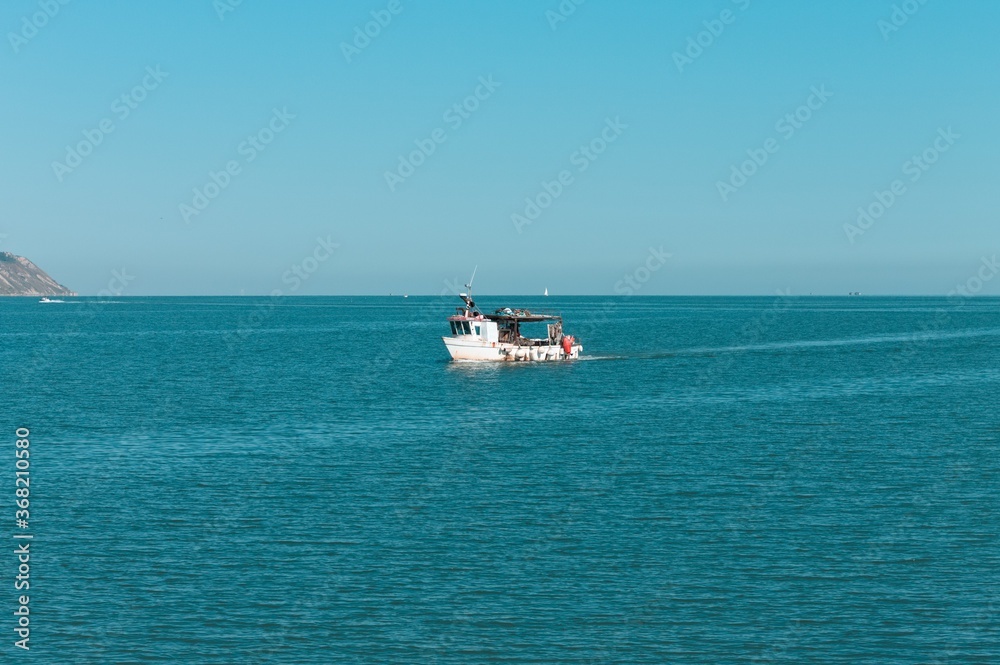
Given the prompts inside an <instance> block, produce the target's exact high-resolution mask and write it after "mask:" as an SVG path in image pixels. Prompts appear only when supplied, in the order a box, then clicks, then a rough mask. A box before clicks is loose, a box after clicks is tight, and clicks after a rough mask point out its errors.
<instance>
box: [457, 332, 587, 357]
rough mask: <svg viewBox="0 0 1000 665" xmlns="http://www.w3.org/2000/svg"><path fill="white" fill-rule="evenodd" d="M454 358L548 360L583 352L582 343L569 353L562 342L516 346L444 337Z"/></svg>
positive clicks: (573, 346) (575, 345) (577, 355)
mask: <svg viewBox="0 0 1000 665" xmlns="http://www.w3.org/2000/svg"><path fill="white" fill-rule="evenodd" d="M441 339H442V340H444V345H445V348H447V349H448V353H449V354H451V359H452V360H474V361H483V362H547V361H555V360H574V359H576V358H579V357H580V354H581V353H583V345H582V344H574V345H572V346H571V347H570V353H569V354H567V353H566V352H565V351H564V350H563V348H562V344H549V345H544V346H516V345H514V344H507V343H504V342H485V341H482V340H479V339H462V338H460V337H442V338H441Z"/></svg>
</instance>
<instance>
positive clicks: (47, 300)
mask: <svg viewBox="0 0 1000 665" xmlns="http://www.w3.org/2000/svg"><path fill="white" fill-rule="evenodd" d="M38 302H66V301H65V300H58V299H56V300H53V299H51V298H48V297H46V296H42V299H41V300H39V301H38Z"/></svg>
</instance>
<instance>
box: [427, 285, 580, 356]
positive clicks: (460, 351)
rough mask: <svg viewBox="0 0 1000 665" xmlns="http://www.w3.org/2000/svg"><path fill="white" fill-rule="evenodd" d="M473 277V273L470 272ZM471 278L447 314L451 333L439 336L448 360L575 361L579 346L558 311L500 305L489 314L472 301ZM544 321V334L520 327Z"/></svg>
mask: <svg viewBox="0 0 1000 665" xmlns="http://www.w3.org/2000/svg"><path fill="white" fill-rule="evenodd" d="M472 276H473V279H474V278H475V272H473V274H472ZM472 281H473V280H472V279H470V280H469V283H468V284H466V285H465V288H467V289H468V290H469V291H468V293H460V294H459V297H460V298H461V299H462V302H464V303H465V306H464V307H458V308H456V311H455V314H454V315H453V316H449V317H448V324H449V325H450V326H451V336H450V337H442V338H441V339H442V340H443V341H444V345H445V348H447V349H448V353H449V354H450V355H451V359H452V360H480V361H523V362H531V361H534V362H542V361H554V360H575V359H576V358H579V357H580V354H581V353H583V345H582V344H580V343H579V342H577V341H576V340H575V339H574V338H573V336H572V335H566V334H564V333H563V329H562V324H563V322H562V317H561V316H559V315H558V314H535V313H532V312H529V311H528V310H526V309H511V308H510V307H504V308H502V309H498V310H496V311H495V312H494V313H493V314H483V313H482V312H481V311H479V308H478V307H476V303H475V302H474V301H473V300H472ZM540 323H545V324H547V325H546V330H547V333H548V334H547V335H546V336H545V337H525V336H524V335H522V334H521V326H522V325H525V324H540Z"/></svg>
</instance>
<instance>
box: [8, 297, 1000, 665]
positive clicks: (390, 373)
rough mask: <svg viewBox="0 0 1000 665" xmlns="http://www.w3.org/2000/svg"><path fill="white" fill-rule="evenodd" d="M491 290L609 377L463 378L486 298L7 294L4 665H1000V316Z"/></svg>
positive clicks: (941, 304)
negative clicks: (28, 573) (468, 309)
mask: <svg viewBox="0 0 1000 665" xmlns="http://www.w3.org/2000/svg"><path fill="white" fill-rule="evenodd" d="M453 300H454V302H453ZM480 301H481V302H480V304H481V305H482V306H483V307H484V309H486V308H492V307H496V306H500V305H514V306H527V307H530V308H538V309H541V308H543V307H545V308H549V309H556V310H560V311H562V313H563V314H564V316H565V318H566V323H565V327H566V330H567V332H570V333H576V334H577V335H578V337H580V338H582V342H583V344H584V353H585V355H586V356H587V359H585V360H581V361H578V362H572V363H554V364H544V365H527V364H518V365H503V366H479V365H469V364H451V363H448V362H447V361H446V359H447V354H446V352H445V350H444V347H443V345H442V343H441V340H440V335H442V334H445V331H446V329H447V326H446V324H445V322H444V317H445V316H446V315H447V314H448V313H450V312H451V310H452V308H453V307H454V306H455V305H456V304H458V300H457V298H453V299H440V298H431V297H427V298H417V297H410V298H408V299H405V300H404V299H402V298H295V299H288V300H282V301H272V300H270V299H267V298H259V299H254V298H120V299H116V300H115V301H114V302H104V303H94V302H90V303H80V302H67V303H65V304H53V305H41V304H38V303H37V302H36V301H34V300H32V299H5V300H3V301H0V369H2V376H3V400H2V402H3V409H2V413H0V425H2V431H3V432H4V439H6V441H7V443H5V444H3V445H4V446H5V447H7V448H8V449H9V451H11V454H9V455H5V457H6V458H7V459H8V464H10V472H6V471H5V472H4V473H3V474H0V475H2V476H3V477H5V478H8V481H7V482H5V483H4V484H5V486H7V487H6V488H5V489H2V490H0V491H3V492H4V493H9V494H10V495H12V494H13V483H12V481H11V478H12V477H13V459H14V457H13V454H12V451H13V449H14V438H15V437H14V429H15V427H19V426H24V427H29V428H30V429H31V450H32V457H31V461H32V467H31V472H32V485H31V488H32V494H31V498H32V503H31V509H32V510H31V518H32V522H31V533H32V534H33V535H34V540H33V543H32V547H33V556H32V562H31V564H32V586H31V607H32V610H31V611H32V614H31V619H32V628H33V630H32V633H31V646H32V649H31V651H30V653H28V654H22V653H20V652H17V653H16V654H15V650H14V649H13V647H12V644H11V643H12V642H13V639H14V638H13V635H14V633H13V630H12V628H13V620H12V618H11V616H12V615H11V614H10V612H9V611H6V612H4V615H5V616H7V617H8V618H7V619H4V620H2V621H3V622H4V624H5V625H2V626H0V634H2V635H4V636H6V639H7V641H6V642H5V643H4V644H3V652H4V654H5V657H6V656H7V655H12V656H13V655H17V656H19V658H20V660H18V661H17V662H22V661H23V662H38V663H125V662H130V663H131V662H161V663H265V662H274V663H339V662H345V663H361V662H365V663H384V662H398V663H422V662H432V663H433V662H439V663H480V662H504V663H528V662H533V663H781V662H795V663H988V662H992V663H996V662H1000V519H998V518H1000V510H998V508H1000V456H998V444H1000V412H998V410H997V404H998V396H1000V364H998V359H1000V354H998V346H1000V300H998V299H987V298H983V299H973V300H969V301H965V302H963V301H957V300H945V299H933V298H905V299H893V298H794V297H784V296H775V297H770V298H583V297H580V298H555V297H552V298H545V299H542V298H535V299H531V298H528V299H525V298H518V299H503V300H502V299H496V298H486V297H483V298H481V299H480ZM5 501H7V499H5ZM9 511H10V512H11V513H12V512H13V507H12V506H9ZM9 517H10V518H11V522H12V518H13V514H11V515H10V516H9ZM13 531H15V529H14V528H13V526H11V532H13ZM12 543H14V541H13V540H12V539H9V540H8V547H5V548H4V549H5V551H7V550H10V551H12V550H13V545H12ZM15 568H16V562H15V560H14V556H13V554H8V555H6V556H5V557H4V558H3V563H2V565H0V570H3V571H5V572H4V573H3V575H4V576H5V577H7V578H8V579H6V580H3V581H2V585H3V588H4V589H6V590H7V591H5V592H4V603H5V604H4V606H5V607H8V608H9V609H11V610H12V609H13V608H14V607H15V605H14V598H15V593H14V591H13V589H12V588H11V584H10V581H9V580H12V579H13V576H14V574H15V573H14V571H15ZM10 662H14V661H13V660H12V661H10Z"/></svg>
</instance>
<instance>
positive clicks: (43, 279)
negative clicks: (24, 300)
mask: <svg viewBox="0 0 1000 665" xmlns="http://www.w3.org/2000/svg"><path fill="white" fill-rule="evenodd" d="M75 295H76V293H74V292H73V291H70V290H69V289H67V288H66V287H65V286H63V285H62V284H60V283H58V282H57V281H55V280H54V279H52V278H51V277H49V276H48V275H47V274H46V273H45V271H44V270H42V269H41V268H39V267H38V266H36V265H35V264H34V263H32V262H31V261H29V260H28V259H26V258H24V257H23V256H17V255H15V254H11V253H10V252H0V296H75Z"/></svg>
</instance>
